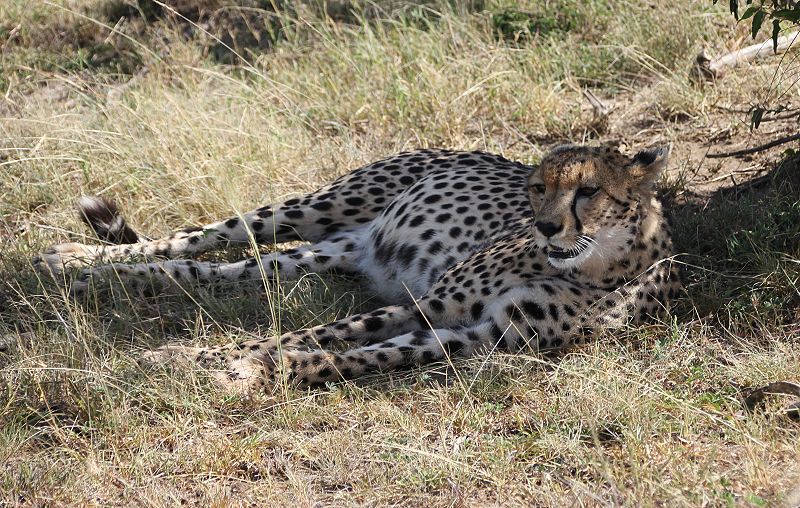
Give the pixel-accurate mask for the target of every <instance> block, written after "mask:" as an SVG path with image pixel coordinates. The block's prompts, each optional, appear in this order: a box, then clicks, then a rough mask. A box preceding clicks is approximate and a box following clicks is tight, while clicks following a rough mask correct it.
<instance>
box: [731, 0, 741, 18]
mask: <svg viewBox="0 0 800 508" xmlns="http://www.w3.org/2000/svg"><path fill="white" fill-rule="evenodd" d="M730 8H731V14H733V17H734V18H736V20H737V21H738V20H739V0H730Z"/></svg>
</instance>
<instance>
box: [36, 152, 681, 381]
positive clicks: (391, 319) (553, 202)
mask: <svg viewBox="0 0 800 508" xmlns="http://www.w3.org/2000/svg"><path fill="white" fill-rule="evenodd" d="M668 152H669V150H668V149H666V148H657V149H652V150H644V151H642V152H639V153H638V154H637V155H636V156H634V157H628V156H625V155H623V154H621V153H619V152H618V151H617V150H616V149H614V148H610V147H586V146H573V145H566V146H562V147H558V148H556V149H555V150H553V151H552V152H551V153H549V154H548V155H547V156H546V157H545V158H544V159H543V160H542V162H541V163H540V164H539V165H538V166H529V165H525V164H521V163H518V162H512V161H509V160H507V159H504V158H503V157H500V156H498V155H492V154H488V153H483V152H455V151H448V150H420V151H416V152H407V153H401V154H399V155H396V156H393V157H389V158H386V159H383V160H381V161H378V162H375V163H372V164H369V165H366V166H364V167H362V168H360V169H357V170H355V171H352V172H350V173H348V174H345V175H344V176H342V177H341V178H339V179H337V180H336V181H334V182H332V183H331V184H329V185H327V186H325V187H323V188H321V189H320V190H318V191H316V192H312V193H310V194H306V195H303V196H299V197H296V198H293V199H289V200H287V201H284V202H282V203H278V204H274V205H267V206H263V207H260V208H257V209H255V210H253V211H250V212H248V213H245V214H242V215H239V216H234V217H230V218H227V219H225V220H222V221H219V222H214V223H211V224H208V225H206V226H202V227H197V228H189V229H185V230H182V231H178V232H175V233H173V234H171V235H169V236H166V237H163V238H158V239H154V240H150V239H148V238H147V237H145V236H142V235H140V234H138V233H136V232H135V231H133V230H132V229H131V228H130V227H129V226H128V225H127V223H126V222H125V220H124V219H122V216H121V215H120V214H119V211H118V210H117V208H116V206H115V205H114V204H113V203H111V202H110V201H107V200H103V199H100V198H82V199H81V200H80V202H79V207H80V210H81V216H82V218H83V219H84V220H85V222H87V224H89V225H90V226H91V227H92V229H94V230H95V232H96V233H97V234H98V236H100V238H101V239H102V240H104V241H105V242H106V243H105V244H104V245H82V244H74V243H73V244H64V245H57V246H55V247H52V248H50V249H48V250H47V251H46V252H45V253H44V254H42V255H41V256H39V257H38V258H37V259H36V260H35V264H36V265H37V266H38V267H39V268H40V269H42V270H45V271H48V272H50V273H58V272H60V271H62V270H64V269H65V268H73V267H82V268H84V271H83V272H82V273H83V275H82V277H81V278H79V279H78V280H76V281H75V282H74V285H73V290H74V291H75V292H76V293H77V292H81V293H86V292H88V291H90V290H91V287H92V285H91V284H89V282H93V283H97V282H99V281H102V280H105V279H121V280H122V281H123V282H124V283H126V284H130V285H137V284H142V283H146V284H147V285H148V286H150V285H151V284H153V283H156V284H157V285H169V284H178V285H181V284H187V283H210V282H214V281H226V280H228V281H230V280H234V281H246V280H261V279H263V278H264V277H268V278H271V277H277V278H280V280H287V279H297V278H299V277H301V276H303V274H305V273H308V272H326V271H331V270H340V271H345V272H351V273H357V274H360V275H361V276H363V278H364V279H365V280H366V281H367V282H368V283H369V284H370V286H371V287H372V289H373V290H374V291H375V292H376V293H377V294H378V295H379V296H380V297H381V298H383V299H384V300H385V301H386V302H387V303H388V304H389V305H388V306H385V307H381V308H379V309H376V310H373V311H371V312H366V313H363V314H357V315H353V316H350V317H347V318H345V319H341V320H338V321H335V322H333V323H329V324H326V325H321V326H315V327H312V328H308V329H305V330H300V331H296V332H291V333H287V334H284V335H281V336H279V337H267V338H262V339H254V340H249V341H245V342H243V343H240V344H227V345H222V346H215V347H206V348H202V347H188V346H180V345H170V346H165V347H164V348H161V349H159V350H156V351H153V352H150V353H148V354H147V355H146V356H147V358H149V360H150V361H155V362H166V361H170V362H171V361H175V359H176V358H180V359H182V361H188V362H190V363H200V364H203V365H220V364H221V365H222V366H223V367H224V369H223V372H222V373H220V374H219V375H216V376H215V378H216V379H217V381H218V382H220V383H221V384H223V385H226V386H228V387H236V388H237V389H241V390H260V389H263V388H264V387H267V386H273V385H275V383H276V381H278V380H282V381H286V382H290V383H294V384H297V385H301V386H307V385H308V386H313V385H319V384H323V383H326V382H329V381H337V380H341V379H352V378H357V377H359V376H362V375H364V374H367V373H370V372H376V371H388V370H392V369H397V368H401V367H406V366H412V365H422V364H426V363H431V362H437V361H441V360H443V359H445V358H447V357H457V356H462V357H463V356H471V355H476V354H488V352H490V351H494V350H495V349H499V350H505V351H518V350H520V349H532V350H542V349H552V348H564V347H567V346H570V345H573V344H581V343H583V342H586V341H587V340H590V339H591V338H592V337H593V336H594V335H595V334H596V333H597V331H598V330H600V329H604V328H605V329H608V328H617V327H620V326H623V325H625V324H626V323H631V322H633V323H636V322H640V321H643V320H646V319H649V318H652V317H653V316H655V315H657V314H658V313H659V312H661V311H663V310H664V309H666V308H667V307H668V305H669V303H670V301H671V300H673V299H674V298H675V296H676V294H677V291H678V289H679V282H678V276H677V270H676V266H675V264H674V263H673V262H672V260H673V258H672V256H673V252H672V240H671V238H670V233H669V229H668V227H667V224H666V221H665V219H664V217H663V214H662V208H661V203H660V201H659V199H658V197H657V195H656V191H655V183H656V182H657V180H658V178H659V175H660V174H661V172H662V170H663V169H664V167H665V166H666V163H667V158H668ZM252 241H255V242H257V243H259V244H278V243H283V242H289V241H303V242H305V243H304V244H303V245H301V246H299V247H295V248H290V249H285V250H273V251H270V252H268V253H264V254H260V255H258V256H256V257H252V258H249V259H244V260H242V261H238V262H233V263H212V262H202V261H196V260H193V259H186V258H188V257H191V256H193V255H195V254H198V253H200V252H204V251H208V250H212V249H219V248H224V247H226V246H228V245H234V244H240V245H246V244H250V243H251V242H252ZM132 256H133V257H138V258H140V259H142V258H143V262H140V263H119V262H116V263H115V261H119V260H122V259H130V258H131V257H132ZM334 343H336V344H342V343H344V344H345V345H346V347H344V348H338V349H335V348H333V344H334Z"/></svg>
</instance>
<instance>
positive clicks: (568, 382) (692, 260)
mask: <svg viewBox="0 0 800 508" xmlns="http://www.w3.org/2000/svg"><path fill="white" fill-rule="evenodd" d="M182 3H185V2H182ZM218 3H221V4H229V2H228V3H226V2H218ZM121 4H122V2H116V3H113V5H112V2H105V1H100V0H97V1H92V2H80V3H78V2H70V1H67V0H62V1H59V2H53V3H40V2H33V5H31V3H30V2H25V1H22V0H11V1H10V2H5V3H3V4H2V5H0V46H1V47H2V48H3V54H2V55H3V56H2V58H3V60H2V64H0V67H1V68H2V75H0V86H1V87H2V91H3V94H4V97H3V98H0V112H2V118H0V129H2V137H0V170H1V171H2V172H3V178H2V179H0V193H1V195H2V199H0V217H2V218H0V241H2V246H1V247H0V249H1V250H0V252H2V254H0V284H1V285H0V305H1V306H2V307H1V308H0V332H2V342H3V348H4V349H3V350H4V352H3V353H0V505H5V504H8V505H17V504H20V505H31V506H44V505H54V506H56V505H57V506H61V505H81V506H82V505H87V504H90V505H91V504H96V505H100V506H108V505H122V506H130V505H157V506H161V505H175V504H178V503H180V502H188V503H189V504H192V505H213V506H224V505H228V504H231V505H253V506H283V505H294V506H314V505H315V503H318V505H320V506H322V505H324V506H327V505H364V504H366V505H372V506H388V505H407V506H495V505H497V506H530V505H536V506H539V505H541V506H563V505H588V506H594V505H629V506H642V505H644V506H701V505H707V506H733V505H736V506H740V505H741V506H764V505H770V506H772V505H780V504H782V503H789V499H790V496H791V492H792V490H793V489H796V488H797V487H798V484H800V467H798V465H797V464H798V463H800V460H799V459H800V446H798V442H800V441H798V431H799V430H800V428H798V426H797V425H796V424H793V423H791V422H789V421H788V420H787V419H786V418H784V417H781V416H778V415H776V414H775V411H774V410H775V409H777V407H778V406H775V407H773V408H771V411H768V412H766V413H763V414H756V415H743V414H742V413H741V397H742V393H744V392H745V391H746V389H747V388H748V387H753V386H757V385H760V384H763V383H766V382H769V381H773V380H777V379H798V378H800V368H799V367H798V366H800V353H798V348H797V343H798V339H800V327H799V326H798V321H799V317H798V314H797V308H798V306H800V298H798V295H800V292H799V291H798V287H799V286H800V268H798V267H800V263H799V262H798V261H799V258H800V247H799V246H798V243H797V238H798V237H800V230H799V229H798V227H799V226H798V225H799V224H800V202H798V200H797V195H798V192H797V191H798V189H800V185H797V182H795V181H794V180H796V179H793V177H792V175H797V174H799V172H798V169H797V163H796V161H795V160H794V159H792V158H791V157H790V158H789V159H788V162H787V163H786V164H785V165H784V168H783V170H782V171H783V172H780V171H772V168H773V167H774V163H775V162H776V161H777V159H778V158H779V157H778V155H777V153H776V152H772V153H771V154H769V155H767V156H764V157H761V158H756V159H755V160H751V161H723V162H719V163H717V162H714V163H711V162H710V161H708V160H704V158H703V154H704V153H705V150H706V148H704V146H707V140H708V139H709V138H712V139H721V140H723V141H718V142H716V143H717V144H722V143H727V144H733V145H737V144H743V143H746V142H750V143H752V142H754V140H757V139H759V138H760V137H771V136H776V135H777V133H778V131H780V130H782V129H783V130H785V129H787V128H790V126H787V124H780V123H773V124H765V125H764V126H763V127H762V129H761V133H757V134H755V135H751V134H750V133H748V132H747V130H746V125H745V124H743V122H742V119H743V117H744V115H742V114H734V113H730V112H728V111H727V110H725V109H722V108H721V107H725V108H729V107H731V106H735V107H737V108H744V109H746V108H747V104H749V103H751V102H753V101H754V100H763V99H764V98H765V97H764V96H763V94H764V93H765V92H764V90H766V89H767V88H768V86H769V85H771V84H773V85H774V84H777V87H775V86H773V87H772V88H771V92H770V93H771V94H772V97H776V96H777V95H778V94H781V93H784V92H785V93H787V94H788V96H789V97H790V98H793V97H794V96H796V95H797V88H796V87H795V86H794V84H793V83H792V82H791V79H784V80H780V81H779V82H777V83H776V82H775V81H774V80H772V77H773V74H774V71H775V67H774V65H765V66H761V67H753V68H749V69H745V70H742V71H740V72H736V73H733V74H732V75H730V76H728V77H726V79H725V80H724V81H722V82H720V83H718V84H717V85H710V86H705V87H697V86H694V85H692V84H691V83H689V82H688V80H687V79H686V69H688V65H689V62H690V61H691V60H692V58H693V57H694V55H695V54H696V52H697V51H698V50H699V49H700V47H701V46H704V45H707V46H710V47H711V48H712V49H713V50H715V51H718V52H721V51H724V50H725V49H727V48H733V47H736V46H737V45H739V44H741V42H742V41H743V40H744V38H743V34H746V30H743V29H741V28H737V29H734V28H733V27H732V25H731V22H730V20H729V17H728V16H727V15H726V14H725V12H724V11H723V10H722V9H721V8H715V7H714V6H713V5H712V4H711V2H710V1H709V2H693V3H691V4H690V5H689V6H684V5H680V4H679V3H676V2H667V1H663V2H662V1H658V2H656V3H655V4H652V2H643V1H641V2H640V1H638V0H633V1H626V2H621V1H614V0H595V1H591V2H580V1H570V0H562V1H559V2H554V3H548V4H547V5H546V6H545V7H541V6H540V5H539V4H540V3H539V2H528V3H527V4H525V5H522V6H521V7H520V6H517V7H514V4H515V3H514V2H504V1H496V2H494V1H493V2H470V3H469V8H467V7H464V5H465V4H462V5H461V7H459V8H453V7H451V6H450V5H449V4H446V3H444V2H439V3H436V2H428V3H427V4H426V5H424V6H422V7H409V6H408V5H407V3H405V2H390V3H387V4H383V5H382V4H369V5H365V6H364V8H363V9H361V10H358V9H357V10H356V12H355V14H353V12H352V11H349V10H348V9H347V5H345V4H346V2H338V3H331V4H330V5H329V6H328V9H327V11H326V9H324V8H322V7H320V4H319V3H314V2H307V3H294V4H292V5H293V7H292V8H291V9H289V8H288V7H284V8H281V9H279V11H280V12H279V13H278V14H274V13H273V14H270V15H269V16H268V17H269V18H270V19H274V20H277V21H276V26H278V27H280V30H279V36H276V37H274V40H271V41H270V44H269V47H268V48H267V49H263V48H262V50H260V51H254V52H253V53H247V54H243V56H246V58H247V60H248V61H249V63H245V62H243V61H241V60H238V59H237V58H235V57H231V55H230V54H228V55H227V58H228V60H224V59H223V61H236V62H237V63H235V65H227V64H224V63H220V62H219V61H218V60H215V58H216V56H215V55H216V53H215V52H214V48H215V47H217V49H218V46H215V44H216V42H215V41H214V39H213V38H212V37H210V36H208V35H204V34H203V33H202V32H201V31H199V30H198V29H196V28H195V29H194V33H193V35H192V34H190V35H189V36H188V37H187V35H186V34H187V33H188V32H187V27H190V26H192V25H191V24H189V23H187V22H186V21H181V19H180V18H179V17H176V16H174V15H173V16H169V15H167V16H165V17H166V19H164V18H165V17H164V16H163V13H162V17H160V18H159V17H156V18H152V19H149V20H148V19H143V18H137V17H133V18H131V17H128V18H127V21H126V22H124V23H121V24H119V25H118V29H117V31H116V32H113V33H112V32H111V31H109V30H108V29H107V28H103V25H106V26H110V27H113V26H115V25H116V24H117V21H118V19H113V18H111V17H109V16H111V14H109V13H112V14H113V13H115V12H121V11H119V10H118V9H120V8H122V7H124V5H123V6H122V7H120V5H121ZM277 4H278V3H276V4H275V5H277ZM651 4H652V5H651ZM261 5H262V6H264V5H267V3H262V4H261ZM275 5H273V7H274V6H275ZM287 5H288V4H287ZM268 7H269V6H268ZM65 9H66V10H65ZM509 9H517V10H522V11H526V12H529V13H533V14H535V16H534V17H533V18H532V19H534V20H538V21H536V22H537V23H539V25H537V26H540V25H541V26H546V27H548V30H550V31H549V32H548V33H540V34H538V35H535V34H534V35H530V34H528V35H522V36H517V37H516V40H515V34H514V33H513V31H512V32H506V33H505V36H506V39H503V38H501V37H498V35H497V33H496V31H495V29H496V26H497V19H498V17H497V16H498V15H499V14H498V13H504V12H508V10H509ZM326 12H327V15H326V14H325V13H326ZM565 13H566V14H565ZM128 14H130V12H128ZM492 14H494V18H493V17H492ZM261 15H264V14H263V13H262V14H261ZM536 16H538V17H536ZM565 16H566V17H565ZM190 17H191V16H190ZM201 18H202V16H201V17H198V18H197V22H198V23H206V22H207V21H208V20H207V19H206V18H202V19H201ZM225 19H229V18H225ZM93 20H94V21H93ZM209 23H210V22H209ZM570 23H572V25H570ZM212 25H213V23H212ZM212 25H209V26H212ZM213 26H217V25H213ZM236 27H238V25H236V26H235V27H234V28H236ZM236 29H237V30H241V27H238V28H236ZM215 33H217V32H215ZM220 33H221V32H220ZM242 40H247V38H244V39H242ZM246 49H247V48H244V49H243V50H242V51H245V50H246ZM237 51H238V50H237ZM97 55H99V56H97ZM231 58H232V60H231ZM789 65H791V63H790V64H789ZM132 76H133V78H132ZM584 86H590V87H592V88H593V89H594V90H595V91H596V93H598V95H600V96H601V97H603V99H604V100H606V101H608V102H609V103H613V104H615V105H616V106H617V107H616V109H615V111H614V113H613V115H612V117H611V119H610V122H609V127H608V130H607V131H603V130H602V128H601V127H598V126H597V125H595V124H594V123H593V121H592V117H591V113H590V112H588V111H587V110H586V108H585V106H584V102H583V99H582V96H581V90H582V87H584ZM598 129H599V134H598ZM765 129H766V131H765ZM598 135H599V136H601V137H603V138H605V139H618V138H624V139H626V140H627V141H628V142H630V143H632V144H637V145H642V144H649V143H654V142H662V141H672V142H674V143H675V146H676V155H675V158H674V161H673V165H672V170H671V172H670V175H669V180H668V181H667V182H665V183H666V184H667V188H668V189H669V193H670V195H671V196H673V197H674V201H675V202H674V208H675V215H676V221H677V225H676V229H677V233H678V235H677V236H678V240H679V244H680V245H681V250H682V251H684V252H686V253H687V255H686V256H685V257H684V260H685V261H686V262H687V263H688V264H689V265H690V266H689V267H687V283H688V284H687V287H688V293H687V295H686V297H685V299H684V304H683V306H682V307H681V308H680V309H679V310H678V311H677V312H676V315H675V316H673V317H671V318H670V319H667V320H666V321H665V322H664V323H662V324H658V325H653V326H649V327H642V328H638V329H632V330H629V331H628V332H627V333H625V334H624V336H617V337H608V338H607V340H605V341H602V342H600V343H597V344H595V345H593V346H591V347H588V348H585V349H580V350H575V351H570V352H568V353H566V354H564V355H561V356H558V357H541V356H526V355H515V356H508V355H499V354H498V355H494V356H492V357H491V358H490V359H489V360H488V361H486V362H483V361H482V360H481V359H477V360H474V361H468V362H464V363H463V364H461V365H460V367H461V368H460V375H458V376H456V375H454V373H453V372H451V371H449V370H448V369H447V368H445V367H444V366H439V367H433V368H427V369H422V370H417V371H413V372H411V373H404V374H394V375H391V376H384V377H383V378H381V379H375V380H372V381H370V382H368V383H365V384H361V385H355V384H351V383H347V384H341V385H337V386H333V387H330V388H329V389H326V390H320V391H314V392H299V391H292V390H284V391H281V392H279V393H278V394H277V395H276V396H274V397H266V396H264V397H257V398H254V399H242V398H236V397H226V396H225V395H223V394H220V393H218V392H217V391H215V390H214V388H213V387H212V386H211V385H210V383H209V382H208V380H207V379H206V377H205V375H204V373H203V372H200V371H190V372H186V371H174V372H171V371H162V370H156V371H154V370H150V369H143V368H141V367H140V366H139V365H138V364H137V363H136V357H137V355H138V353H139V352H140V351H141V350H142V349H143V348H147V347H152V346H155V345H159V344H163V343H165V342H168V341H186V342H190V343H222V342H226V341H229V340H231V339H234V340H241V339H243V338H245V337H248V336H250V335H251V334H262V335H267V334H273V333H276V331H277V330H279V329H285V328H297V327H301V326H306V325H308V324H316V323H322V322H326V321H329V320H331V319H333V318H335V317H338V316H343V315H346V314H348V313H351V312H353V311H355V310H358V309H361V308H366V307H370V306H374V305H375V304H376V302H375V301H374V299H373V297H372V296H371V295H369V294H366V293H364V292H362V291H361V290H360V289H359V286H358V284H357V283H356V282H355V281H352V280H347V279H337V278H330V277H324V276H320V277H319V278H308V279H306V280H304V281H302V282H301V283H299V284H297V285H288V286H285V287H270V288H269V290H268V291H266V292H265V291H263V290H259V289H258V288H250V289H247V290H245V291H244V292H242V291H239V290H238V289H237V288H231V287H222V286H215V287H212V288H206V289H196V288H195V289H191V290H189V291H187V292H186V293H181V292H173V293H170V294H165V295H160V296H158V297H150V298H142V297H141V296H140V295H129V294H126V293H125V291H124V289H121V288H119V287H112V288H110V289H108V290H107V291H104V292H103V293H102V294H103V295H104V296H109V297H110V298H109V300H110V301H109V302H106V303H102V304H100V303H96V304H93V305H89V306H87V307H81V306H78V305H75V304H74V303H73V302H71V301H70V300H69V299H68V298H66V297H65V295H64V288H65V287H66V285H65V283H64V281H51V280H40V279H39V278H38V277H37V275H36V274H35V273H33V271H32V270H31V268H30V265H29V262H28V260H29V259H30V257H31V256H32V255H33V254H34V253H36V252H38V251H39V250H41V249H43V248H44V247H46V246H47V245H49V244H52V243H58V242H63V241H66V240H68V239H70V238H74V237H76V235H78V234H79V232H81V231H83V229H82V228H81V226H80V225H79V223H78V221H77V219H76V217H75V214H74V212H73V209H72V204H73V202H74V199H75V198H76V197H77V196H79V195H80V194H83V193H87V194H103V195H107V196H113V197H116V198H118V199H119V200H120V201H121V202H122V203H123V205H124V207H125V208H126V211H127V214H128V215H129V217H130V219H131V222H132V223H134V224H136V225H138V226H139V227H140V228H141V229H143V230H144V232H146V233H148V234H153V235H155V234H161V233H167V232H169V231H170V230H172V229H175V228H178V227H185V226H189V225H196V224H200V223H204V222H207V221H209V220H213V219H215V218H218V217H220V216H226V215H228V214H229V213H230V212H231V210H238V211H244V210H246V209H249V208H252V207H253V206H257V205H260V204H264V203H266V202H270V201H275V200H278V199H281V198H283V197H285V196H288V195H292V194H297V193H301V192H305V191H307V190H311V189H313V188H315V187H316V186H317V185H319V184H320V183H321V182H324V181H328V180H330V179H331V178H333V177H334V176H335V175H338V174H341V173H343V172H345V171H347V170H348V169H351V168H354V167H357V166H359V165H360V164H362V163H365V162H368V161H371V160H374V159H376V158H378V157H380V156H382V155H385V154H388V153H392V152H396V151H399V150H401V149H409V148H414V147H423V146H447V147H452V148H463V149H473V148H480V149H486V150H490V151H495V152H500V153H503V154H504V155H506V156H508V157H511V158H516V159H520V160H523V161H527V162H532V161H536V160H537V159H538V158H539V157H540V156H541V153H542V152H543V150H545V149H546V148H547V147H548V146H549V145H550V144H552V143H555V142H559V141H564V140H573V141H586V140H590V139H593V138H596V137H597V136H598ZM748 171H752V172H753V173H750V172H748ZM758 172H769V173H770V174H771V175H772V176H773V177H774V178H772V179H768V180H767V181H766V183H765V184H763V185H758V186H752V187H743V188H741V189H739V190H738V191H736V192H733V191H726V190H720V191H718V192H717V193H716V194H710V191H711V190H713V189H714V188H716V187H718V186H719V185H720V182H722V183H727V182H728V179H727V178H723V180H720V181H718V182H716V183H714V182H713V180H715V179H717V178H718V177H720V176H722V177H724V176H725V175H727V174H728V173H730V174H731V177H732V178H734V179H735V180H736V181H737V183H741V182H742V179H744V178H748V177H749V176H752V174H757V173H758ZM787 175H788V176H787ZM709 182H711V183H710V184H709ZM794 496H797V493H795V494H794Z"/></svg>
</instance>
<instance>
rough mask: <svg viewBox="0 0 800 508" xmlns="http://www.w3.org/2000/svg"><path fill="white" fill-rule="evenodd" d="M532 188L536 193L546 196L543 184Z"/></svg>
mask: <svg viewBox="0 0 800 508" xmlns="http://www.w3.org/2000/svg"><path fill="white" fill-rule="evenodd" d="M531 188H532V189H533V191H534V192H538V193H539V194H544V185H543V184H541V183H537V184H534V185H531Z"/></svg>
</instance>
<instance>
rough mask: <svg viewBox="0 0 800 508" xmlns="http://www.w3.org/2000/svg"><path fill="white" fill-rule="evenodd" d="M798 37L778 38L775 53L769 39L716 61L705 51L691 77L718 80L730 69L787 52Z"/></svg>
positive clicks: (696, 59)
mask: <svg viewBox="0 0 800 508" xmlns="http://www.w3.org/2000/svg"><path fill="white" fill-rule="evenodd" d="M798 35H800V31H796V32H792V33H789V34H786V35H784V36H781V37H778V45H777V46H776V48H775V50H774V51H773V45H772V39H767V40H766V41H764V42H761V43H758V44H753V45H752V46H747V47H746V48H742V49H740V50H738V51H733V52H731V53H728V54H727V55H723V56H721V57H719V58H714V59H711V58H709V57H708V55H706V53H705V51H703V52H701V53H700V54H699V55H697V58H695V62H694V66H692V70H691V71H690V73H689V74H690V76H691V77H693V78H695V79H700V80H714V79H717V78H719V77H721V76H722V75H723V74H725V72H726V71H727V70H728V69H732V68H734V67H736V66H737V65H741V64H743V63H748V62H752V61H754V60H757V59H759V58H764V57H765V56H771V55H775V54H777V53H779V52H783V51H786V50H787V49H789V48H790V47H791V46H792V44H793V43H794V41H795V39H797V37H798Z"/></svg>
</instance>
